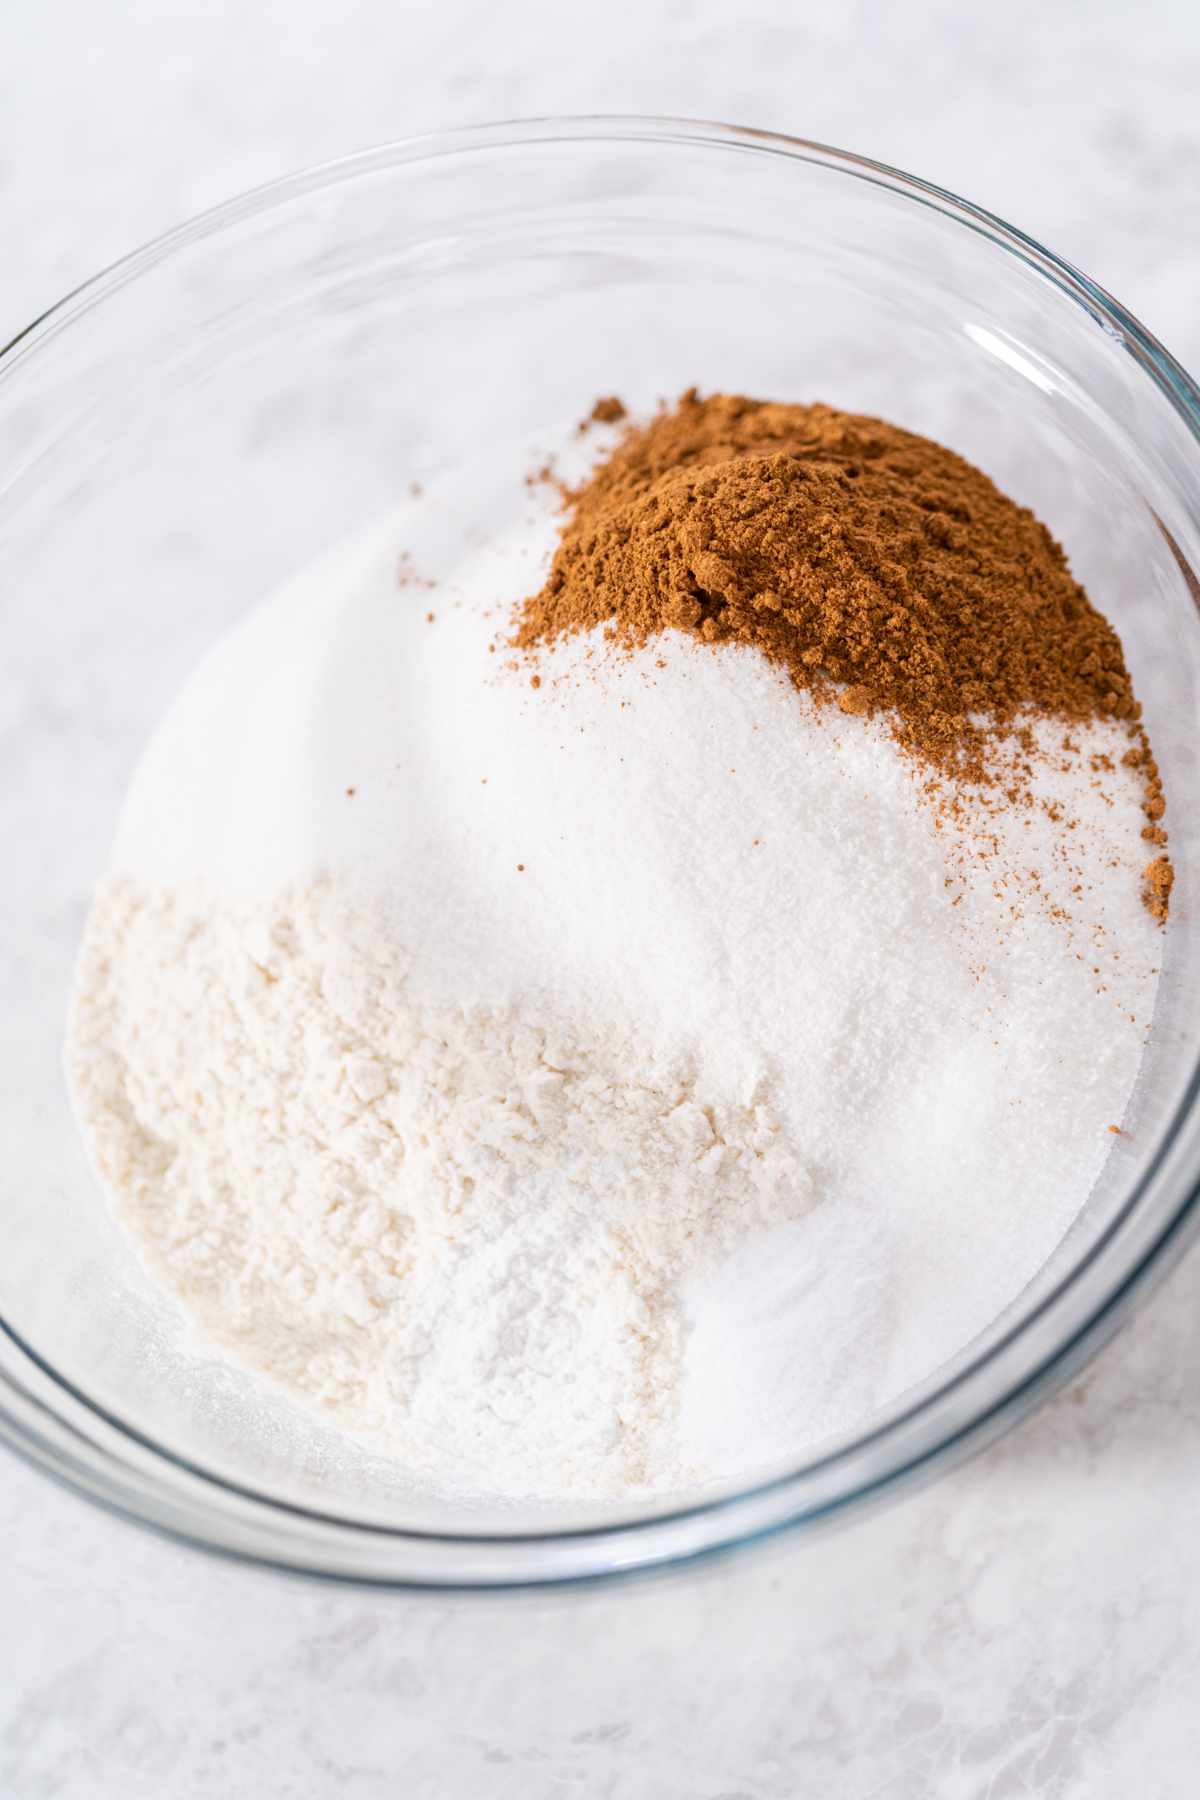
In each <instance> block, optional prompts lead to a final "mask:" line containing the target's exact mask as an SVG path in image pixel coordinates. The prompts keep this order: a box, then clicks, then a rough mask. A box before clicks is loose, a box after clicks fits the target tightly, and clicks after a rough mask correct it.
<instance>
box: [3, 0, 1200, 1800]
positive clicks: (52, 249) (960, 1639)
mask: <svg viewBox="0 0 1200 1800" xmlns="http://www.w3.org/2000/svg"><path fill="white" fill-rule="evenodd" d="M618 14H621V15H622V17H621V18H620V19H618V17H617V15H618ZM626 14H628V17H626V16H625V15H626ZM1047 15H1050V16H1047ZM748 17H752V18H753V21H754V22H753V24H747V23H746V21H747V19H748ZM3 36H4V50H3V53H2V54H0V246H3V252H2V254H0V339H3V337H4V336H5V335H6V333H7V332H8V331H9V330H12V329H16V328H17V327H19V326H20V325H22V324H24V323H25V322H26V321H27V319H28V318H29V317H30V316H32V314H34V313H35V312H36V311H37V310H38V309H39V308H40V307H42V306H43V305H45V304H47V303H48V302H50V301H52V300H53V299H55V298H56V297H57V296H58V295H59V294H60V293H61V292H62V291H63V290H65V289H66V288H68V287H69V286H70V285H71V284H72V283H74V282H76V281H78V280H79V279H81V278H83V277H84V276H86V275H88V274H89V273H91V272H92V271H93V270H94V269H95V268H96V267H97V266H99V265H100V264H102V263H104V262H105V261H107V260H108V259H110V258H112V257H113V256H115V255H118V254H119V253H121V252H122V251H123V250H125V249H127V248H129V247H131V246H133V245H134V244H136V243H137V242H139V241H141V240H143V239H145V238H146V237H148V236H150V235H152V234H153V233H155V232H157V231H159V230H160V229H162V228H163V227H165V226H168V225H170V224H172V223H174V222H175V221H176V220H177V219H178V218H180V217H181V216H182V215H185V214H187V213H188V212H191V211H194V210H195V209H196V208H198V207H200V206H204V205H207V204H208V203H210V202H212V201H215V200H217V199H220V198H223V197H224V196H225V195H227V194H229V193H231V192H233V191H235V190H236V189H238V188H241V187H244V186H247V185H249V184H252V183H255V182H258V181H260V180H265V179H267V178H269V177H271V176H273V175H276V174H279V173H282V172H283V171H284V170H286V169H288V168H289V167H292V166H294V165H297V164H302V163H307V162H312V161H315V160H319V159H321V158H323V157H326V156H329V155H332V154H335V153H337V152H339V151H341V150H344V149H347V148H351V147H355V146H357V145H360V144H362V143H365V142H369V141H371V140H377V139H382V138H386V137H390V136H395V135H399V134H401V133H404V132H408V131H415V130H422V129H425V128H428V127H431V126H434V125H438V124H451V123H462V122H466V121H470V120H475V119H482V118H489V117H498V116H503V115H510V116H511V115H521V114H526V115H527V114H534V113H542V112H548V111H567V110H578V111H590V110H631V109H637V110H646V111H666V112H678V113H689V114H693V115H707V116H716V117H725V118H730V119H735V120H740V121H744V122H746V123H755V124H760V125H765V126H774V127H778V128H781V129H784V130H793V131H797V132H801V133H804V134H806V135H809V136H814V137H818V138H823V139H826V140H829V141H831V142H834V143H840V144H844V145H848V146H850V147H852V148H855V149H858V150H862V151H866V152H869V153H872V154H875V155H878V156H881V157H884V158H886V159H889V160H891V161H894V162H898V163H900V164H901V165H903V166H907V167H909V168H911V169H914V170H916V171H917V172H919V173H921V174H924V175H927V176H929V177H931V178H933V179H935V180H938V181H942V182H944V183H946V184H947V185H949V186H952V187H955V188H957V189H959V191H961V192H963V193H966V194H968V195H970V196H971V197H972V198H974V199H976V200H979V201H981V202H983V203H985V204H987V205H990V206H992V207H994V208H995V209H996V210H997V211H999V212H1000V213H1002V214H1005V215H1007V216H1009V217H1010V218H1012V219H1014V220H1016V221H1017V222H1018V223H1020V224H1022V225H1024V226H1025V227H1026V228H1028V229H1029V230H1031V231H1032V232H1034V233H1035V234H1036V235H1038V236H1040V237H1042V238H1044V239H1045V240H1046V241H1048V242H1049V243H1050V244H1052V245H1054V246H1055V247H1056V248H1057V249H1059V250H1060V251H1062V252H1064V253H1065V254H1066V255H1068V256H1070V257H1071V258H1073V259H1074V260H1076V261H1077V262H1079V263H1080V264H1081V265H1082V266H1083V267H1085V268H1086V269H1087V270H1088V271H1089V272H1090V273H1092V274H1093V275H1094V276H1096V277H1097V278H1098V279H1099V280H1100V281H1102V282H1103V283H1105V284H1106V285H1107V286H1109V287H1111V288H1112V289H1113V290H1114V291H1115V292H1116V293H1117V294H1119V295H1120V296H1121V298H1122V299H1123V300H1124V301H1126V302H1127V303H1128V304H1129V305H1130V306H1132V307H1133V308H1134V310H1135V311H1137V312H1139V313H1140V314H1141V316H1142V317H1143V318H1144V319H1145V320H1146V322H1147V323H1148V324H1149V325H1150V326H1151V327H1152V328H1153V329H1155V330H1156V331H1158V332H1159V334H1160V335H1161V336H1162V337H1163V338H1164V340H1165V341H1166V342H1167V344H1168V345H1169V346H1170V347H1171V348H1172V349H1173V350H1175V351H1176V352H1177V354H1179V355H1180V356H1181V357H1182V358H1183V360H1184V361H1185V362H1189V363H1190V364H1191V365H1192V366H1196V365H1197V364H1200V311H1198V310H1197V306H1196V294H1197V290H1198V289H1200V207H1198V203H1197V191H1198V190H1197V178H1198V175H1200V111H1198V110H1197V108H1196V105H1195V95H1196V93H1197V92H1198V91H1200V12H1198V11H1197V10H1196V9H1195V8H1193V7H1189V6H1185V5H1182V4H1180V3H1179V0H1161V3H1160V4H1157V5H1153V4H1150V5H1148V4H1144V3H1143V4H1137V5H1134V4H1128V5H1122V4H1119V3H1118V0H1097V3H1095V4H1091V5H1084V4H1079V5H1066V4H1058V5H1056V6H1053V7H1047V6H1046V5H1045V3H1044V0H1010V3H1009V4H1008V5H1006V6H1004V7H1002V8H988V9H984V8H982V7H964V6H962V5H961V4H954V5H951V4H947V5H937V4H931V3H929V0H909V3H908V4H906V5H904V6H896V5H892V4H888V3H887V0H877V3H875V4H859V5H851V4H846V3H845V0H825V3H821V4H806V5H804V6H796V5H795V4H793V3H791V0H756V3H755V4H752V5H750V6H748V7H743V6H740V5H737V4H735V0H692V3H691V4H685V3H684V0H644V3H643V4H642V5H640V6H638V7H636V8H629V9H625V8H620V7H616V6H614V5H613V4H612V0H582V3H579V0H576V3H575V4H573V5H569V6H563V5H561V4H560V3H557V0H535V3H531V0H513V3H512V4H509V5H506V6H503V7H494V6H490V5H485V4H483V3H482V0H437V4H436V5H430V6H427V5H424V4H420V5H418V4H416V3H410V4H407V5H406V4H403V3H401V4H396V0H392V3H391V4H385V3H384V0H342V3H341V4H338V5H334V4H332V3H331V0H250V3H249V4H247V3H246V0H237V3H236V4H235V3H234V0H208V4H206V5H204V6H198V5H191V4H186V3H185V0H176V3H175V4H174V5H170V4H163V0H122V4H121V5H119V6H105V5H96V4H95V0H8V5H7V6H6V8H5V18H4V32H3ZM1198 1495H1200V1255H1193V1257H1192V1258H1191V1260H1190V1262H1188V1263H1186V1264H1185V1265H1184V1266H1183V1267H1182V1268H1181V1269H1179V1270H1178V1271H1177V1273H1176V1274H1175V1276H1174V1277H1173V1278H1172V1280H1171V1281H1170V1283H1169V1284H1168V1285H1167V1286H1166V1287H1165V1288H1164V1289H1163V1290H1162V1291H1161V1292H1159V1293H1158V1294H1157V1295H1156V1296H1155V1297H1154V1299H1153V1302H1152V1304H1151V1306H1150V1307H1149V1309H1148V1310H1147V1311H1146V1312H1145V1313H1144V1314H1143V1315H1142V1316H1141V1317H1140V1318H1139V1319H1138V1320H1137V1321H1136V1322H1135V1323H1134V1325H1133V1326H1132V1327H1131V1328H1129V1329H1128V1330H1127V1331H1126V1333H1125V1334H1124V1335H1123V1337H1122V1338H1121V1339H1120V1340H1119V1341H1118V1342H1117V1344H1115V1345H1114V1346H1113V1347H1111V1348H1110V1349H1109V1351H1108V1352H1107V1353H1106V1354H1105V1355H1104V1356H1103V1357H1102V1358H1101V1359H1100V1361H1099V1362H1098V1363H1097V1364H1096V1365H1095V1366H1094V1367H1093V1369H1092V1370H1091V1371H1090V1372H1089V1373H1088V1375H1087V1376H1086V1378H1085V1379H1084V1380H1083V1381H1082V1382H1081V1383H1079V1384H1077V1385H1076V1386H1075V1387H1074V1388H1073V1389H1072V1390H1071V1391H1070V1392H1068V1393H1065V1394H1063V1395H1062V1396H1061V1397H1060V1398H1059V1399H1058V1400H1057V1401H1055V1402H1054V1403H1053V1404H1051V1405H1050V1406H1048V1407H1047V1408H1045V1409H1044V1410H1043V1411H1042V1412H1041V1413H1040V1414H1039V1415H1038V1416H1037V1417H1036V1418H1035V1419H1034V1420H1032V1421H1030V1422H1029V1423H1028V1424H1026V1425H1025V1426H1024V1427H1023V1428H1021V1429H1020V1430H1019V1431H1017V1432H1016V1433H1014V1434H1013V1435H1012V1436H1010V1437H1009V1438H1008V1439H1007V1440H1006V1441H1005V1442H1004V1443H1003V1444H1001V1445H1000V1446H998V1447H997V1448H995V1449H993V1450H992V1451H990V1452H989V1453H987V1454H986V1455H985V1456H983V1457H980V1458H978V1459H977V1460H976V1461H975V1462H974V1463H973V1464H971V1465H970V1466H969V1467H968V1468H966V1469H964V1470H962V1471H960V1472H959V1473H957V1474H956V1475H954V1476H953V1477H951V1478H949V1479H947V1480H944V1481H943V1482H941V1483H940V1484H939V1485H937V1486H936V1487H934V1488H932V1489H929V1490H927V1491H925V1492H923V1493H921V1494H918V1495H915V1496H910V1497H909V1498H907V1499H906V1500H904V1501H903V1502H902V1503H900V1504H899V1505H897V1506H894V1507H893V1508H891V1509H890V1510H889V1511H886V1512H883V1513H879V1514H877V1515H875V1516H873V1517H871V1518H869V1519H866V1520H863V1521H860V1522H858V1523H857V1524H855V1525H853V1526H851V1527H849V1528H846V1529H844V1530H842V1531H840V1532H837V1533H835V1534H831V1535H828V1536H826V1537H824V1538H822V1539H819V1540H817V1541H815V1542H813V1543H809V1544H803V1545H802V1544H799V1543H795V1542H783V1543H781V1544H778V1545H776V1546H774V1547H772V1548H769V1549H767V1550H764V1551H759V1552H756V1553H754V1554H752V1555H748V1556H746V1557H743V1558H741V1559H736V1560H734V1561H731V1562H728V1563H726V1564H724V1565H721V1566H719V1567H716V1568H713V1569H710V1570H708V1571H706V1572H705V1573H703V1574H700V1575H689V1576H687V1577H678V1578H671V1579H667V1580H662V1581H658V1582H654V1583H650V1584H646V1585H644V1586H641V1587H638V1588H627V1589H620V1590H610V1591H599V1592H596V1591H594V1592H591V1593H589V1594H586V1595H582V1596H581V1595H571V1596H553V1597H548V1598H520V1599H508V1600H505V1601H499V1600H482V1601H481V1600H467V1599H453V1600H442V1599H412V1598H401V1597H392V1596H386V1595H361V1594H355V1593H352V1592H346V1591H339V1590H335V1589H322V1588H319V1587H315V1586H305V1585H302V1584H299V1583H293V1582H289V1581H286V1580H284V1579H282V1578H277V1577H272V1576H267V1575H262V1574H256V1573H254V1572H252V1571H246V1570H240V1569H235V1568H231V1567H226V1566H222V1565H219V1564H215V1563H212V1562H209V1561H207V1560H204V1559H202V1558H200V1557H199V1556H196V1555H192V1554H189V1553H188V1552H185V1551H183V1550H181V1549H177V1548H174V1547H172V1546H169V1545H166V1544H162V1543H159V1542H157V1541H156V1540H154V1539H152V1538H150V1537H148V1536H146V1535H144V1534H141V1533H138V1532H136V1531H135V1530H133V1529H132V1528H130V1527H127V1526H124V1525H120V1524H117V1523H114V1522H112V1521H110V1520H108V1519H106V1518H104V1517H102V1516H101V1515H100V1514H98V1513H96V1512H94V1511H92V1510H90V1509H89V1508H87V1507H86V1506H85V1505H83V1504H82V1503H81V1502H79V1501H77V1500H75V1499H72V1498H70V1497H68V1496H66V1495H64V1494H61V1493H59V1492H58V1491H57V1490H55V1489H54V1488H52V1487H50V1486H49V1485H48V1484H47V1483H46V1482H44V1481H43V1480H41V1479H40V1478H39V1477H37V1476H35V1475H34V1474H32V1473H31V1472H29V1471H28V1470H26V1469H24V1468H23V1467H21V1466H19V1465H18V1464H17V1463H15V1462H13V1461H11V1460H5V1461H4V1462H3V1463H0V1542H2V1544H3V1551H2V1552H0V1619H3V1622H4V1628H3V1630H2V1631H0V1794H2V1795H4V1796H13V1797H17V1800H38V1797H41V1796H61V1797H63V1800H96V1797H101V1800H103V1797H106V1796H109V1795H112V1796H118V1795H119V1796H121V1800H141V1797H143V1796H145V1797H146V1800H149V1797H151V1796H153V1797H154V1800H161V1797H163V1796H171V1800H193V1797H199V1796H204V1797H205V1800H207V1797H208V1796H214V1797H215V1796H220V1797H221V1800H240V1797H242V1796H255V1797H257V1796H265V1795H272V1796H297V1797H304V1800H310V1797H311V1800H325V1797H326V1796H330V1797H332V1796H339V1797H340V1796H353V1797H356V1800H383V1797H384V1796H388V1797H391V1796H400V1795H403V1796H405V1800H435V1797H436V1800H460V1797H461V1800H476V1797H482V1800H492V1797H493V1796H494V1797H496V1800H509V1797H511V1800H518V1797H519V1800H549V1797H551V1796H559V1795H563V1796H570V1795H580V1796H584V1795H586V1796H589V1797H591V1796H605V1797H608V1800H801V1797H804V1800H807V1797H808V1796H813V1797H814V1800H815V1797H818V1796H819V1797H820V1800H908V1797H910V1796H911V1797H912V1800H917V1797H918V1796H919V1797H921V1800H927V1797H930V1796H933V1797H936V1800H942V1797H945V1800H985V1797H986V1800H1002V1797H1005V1796H1028V1795H1037V1796H1046V1797H1048V1800H1108V1797H1109V1796H1112V1797H1113V1800H1116V1797H1118V1796H1122V1797H1123V1796H1125V1795H1126V1794H1127V1793H1129V1792H1137V1793H1139V1794H1143V1795H1147V1796H1150V1797H1151V1800H1157V1797H1160V1796H1161V1797H1164V1800H1176V1797H1178V1800H1183V1797H1184V1796H1190V1795H1192V1794H1194V1793H1195V1792H1196V1776H1195V1774H1194V1768H1195V1765H1196V1763H1197V1760H1198V1758H1200V1709H1198V1708H1197V1705H1196V1700H1195V1695H1196V1691H1197V1683H1198V1681H1200V1533H1198V1532H1197V1530H1196V1524H1197V1515H1198V1511H1200V1500H1198Z"/></svg>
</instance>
